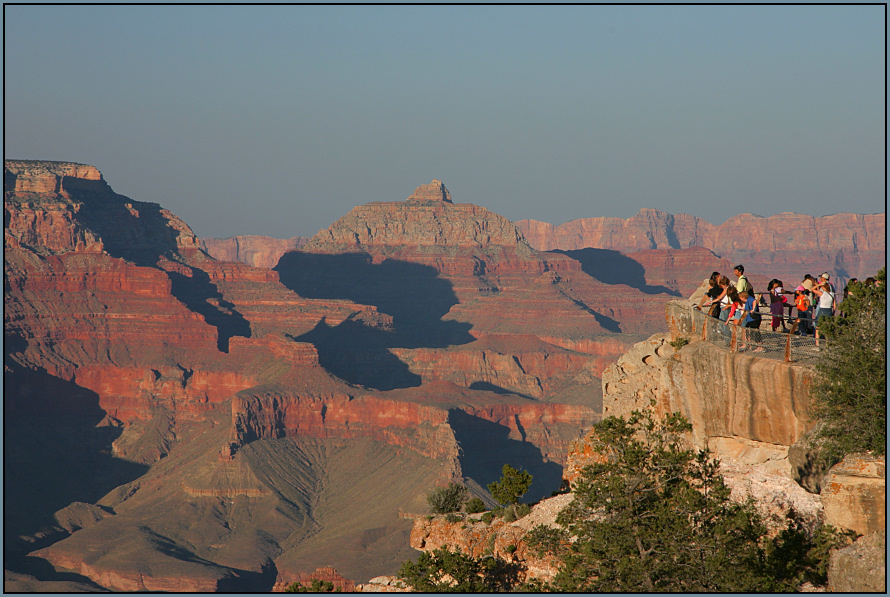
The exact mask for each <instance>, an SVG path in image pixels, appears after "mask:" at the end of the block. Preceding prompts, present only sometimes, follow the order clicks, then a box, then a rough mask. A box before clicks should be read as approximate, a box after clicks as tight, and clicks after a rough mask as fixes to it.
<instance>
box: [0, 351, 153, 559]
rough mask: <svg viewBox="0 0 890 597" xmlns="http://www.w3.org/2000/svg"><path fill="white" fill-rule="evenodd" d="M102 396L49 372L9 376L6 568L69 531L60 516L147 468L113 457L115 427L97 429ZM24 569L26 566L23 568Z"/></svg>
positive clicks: (117, 432) (5, 424)
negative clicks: (65, 510) (65, 509)
mask: <svg viewBox="0 0 890 597" xmlns="http://www.w3.org/2000/svg"><path fill="white" fill-rule="evenodd" d="M104 415H105V412H104V411H103V410H101V409H100V408H99V397H98V395H97V394H95V393H94V392H92V391H91V390H88V389H86V388H82V387H80V386H78V385H77V384H75V383H72V382H68V381H65V380H63V379H60V378H57V377H55V376H52V375H49V374H48V373H46V372H38V371H33V370H29V369H23V368H16V369H15V370H11V371H7V372H6V375H5V376H4V421H3V468H4V470H3V481H4V508H3V543H4V559H5V560H6V567H7V568H10V569H15V566H11V564H14V563H15V562H18V563H19V564H20V565H22V566H25V567H27V566H26V561H25V560H24V559H21V558H23V557H24V555H25V553H26V552H29V551H33V550H35V549H39V548H41V547H45V546H47V545H50V544H52V543H55V542H56V541H58V540H60V539H63V538H64V537H65V536H67V532H66V531H64V530H63V529H61V528H59V523H58V522H57V521H56V519H55V517H54V514H55V513H56V512H58V511H59V510H61V509H62V508H65V507H66V506H68V505H70V504H72V503H75V502H83V503H86V504H95V503H96V502H97V501H98V500H99V499H100V498H102V497H103V496H104V495H105V494H107V493H108V492H109V491H111V490H112V489H114V488H115V487H118V486H120V485H123V484H125V483H128V482H130V481H132V480H134V479H136V478H138V477H140V476H141V475H143V474H144V473H145V472H146V471H147V470H148V467H147V466H145V465H141V464H136V463H133V462H127V461H124V460H121V459H119V458H115V457H114V456H112V455H111V444H112V442H113V441H114V440H115V439H117V437H118V436H119V435H120V429H119V428H116V427H109V426H100V427H97V426H96V425H97V423H99V422H100V421H101V420H102V418H103V417H104ZM23 572H25V571H23Z"/></svg>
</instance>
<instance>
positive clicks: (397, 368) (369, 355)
mask: <svg viewBox="0 0 890 597" xmlns="http://www.w3.org/2000/svg"><path fill="white" fill-rule="evenodd" d="M294 340H297V341H298V342H311V343H312V344H314V345H315V348H316V350H317V351H318V362H319V364H320V365H321V366H322V367H324V368H325V369H327V370H328V371H329V372H330V373H331V374H333V375H336V376H337V377H339V378H340V379H342V380H343V381H346V382H348V383H350V384H352V385H359V386H364V387H366V388H373V389H375V390H394V389H396V388H413V387H417V386H419V385H420V384H421V381H422V380H421V378H420V376H419V375H416V374H414V373H411V371H410V370H409V369H408V365H406V364H405V363H403V362H402V361H401V360H399V358H398V357H396V356H395V355H394V354H392V353H391V352H389V350H387V348H388V347H390V346H394V345H395V342H394V340H395V338H394V337H393V334H392V333H391V332H387V331H385V330H379V329H373V328H369V327H367V326H365V325H363V324H361V323H359V322H356V321H349V320H347V321H344V322H343V323H341V324H339V325H336V326H329V325H328V324H327V322H326V321H324V320H322V321H320V322H319V323H318V325H317V326H315V328H313V329H312V331H310V332H307V333H305V334H303V335H302V336H299V337H297V338H294Z"/></svg>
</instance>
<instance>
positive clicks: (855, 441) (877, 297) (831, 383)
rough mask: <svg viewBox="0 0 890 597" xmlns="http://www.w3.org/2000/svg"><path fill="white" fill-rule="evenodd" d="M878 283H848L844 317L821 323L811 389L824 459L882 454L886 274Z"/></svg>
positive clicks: (884, 438) (880, 274) (884, 446)
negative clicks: (824, 342)
mask: <svg viewBox="0 0 890 597" xmlns="http://www.w3.org/2000/svg"><path fill="white" fill-rule="evenodd" d="M876 279H877V283H876V284H875V285H866V284H863V283H859V284H853V285H852V287H851V288H850V295H849V296H848V297H847V298H846V299H844V300H843V302H842V303H841V304H840V305H839V309H838V310H839V312H840V313H843V316H840V315H839V316H835V317H833V318H825V319H823V320H822V321H821V322H820V326H819V331H820V333H824V334H825V336H826V337H827V338H828V342H827V346H826V347H825V348H824V349H823V352H822V356H821V358H820V360H819V362H818V363H817V365H816V370H817V371H818V372H819V374H820V375H819V379H818V381H817V383H816V384H814V387H813V398H814V404H815V407H816V417H817V418H818V419H819V420H820V421H821V422H822V423H823V425H822V427H821V429H820V431H819V432H818V434H817V437H818V439H820V440H823V443H822V447H823V450H824V451H825V452H824V455H823V457H824V458H825V459H826V460H829V461H831V462H836V461H838V460H840V459H841V458H843V457H844V456H845V455H846V454H851V453H854V452H869V451H870V452H873V453H874V454H877V455H884V454H885V453H886V449H887V336H886V334H887V286H886V279H887V272H886V270H885V269H881V271H880V272H878V274H877V276H876Z"/></svg>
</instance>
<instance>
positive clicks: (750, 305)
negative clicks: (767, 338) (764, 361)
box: [739, 292, 763, 352]
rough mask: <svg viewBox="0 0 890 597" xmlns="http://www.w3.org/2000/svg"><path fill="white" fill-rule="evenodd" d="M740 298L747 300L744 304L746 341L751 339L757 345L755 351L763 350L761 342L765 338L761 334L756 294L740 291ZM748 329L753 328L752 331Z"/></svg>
mask: <svg viewBox="0 0 890 597" xmlns="http://www.w3.org/2000/svg"><path fill="white" fill-rule="evenodd" d="M739 298H741V299H743V300H744V302H745V305H744V315H745V320H744V326H745V328H746V329H745V331H744V336H743V338H744V341H745V342H748V341H750V342H751V343H753V344H756V345H757V348H755V349H754V352H763V346H762V345H761V342H762V340H763V336H761V334H760V323H761V318H760V313H758V312H757V299H756V298H755V297H754V295H753V294H752V295H748V293H747V292H742V293H739ZM748 330H751V331H750V332H749V331H748Z"/></svg>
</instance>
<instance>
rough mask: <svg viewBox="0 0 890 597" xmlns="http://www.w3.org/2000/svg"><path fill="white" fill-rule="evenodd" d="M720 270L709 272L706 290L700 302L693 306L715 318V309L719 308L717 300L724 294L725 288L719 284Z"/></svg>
mask: <svg viewBox="0 0 890 597" xmlns="http://www.w3.org/2000/svg"><path fill="white" fill-rule="evenodd" d="M719 281H720V272H714V273H712V274H711V277H710V278H708V291H707V292H706V293H705V295H704V296H703V297H702V299H701V302H699V304H698V305H697V306H696V307H695V308H696V309H698V310H699V311H701V310H702V309H704V310H705V312H706V313H707V314H708V315H710V316H711V317H714V318H716V317H717V315H718V311H717V309H719V308H720V307H719V305H720V303H719V301H720V299H721V298H723V295H724V294H726V288H724V287H722V286H720V284H719Z"/></svg>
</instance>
